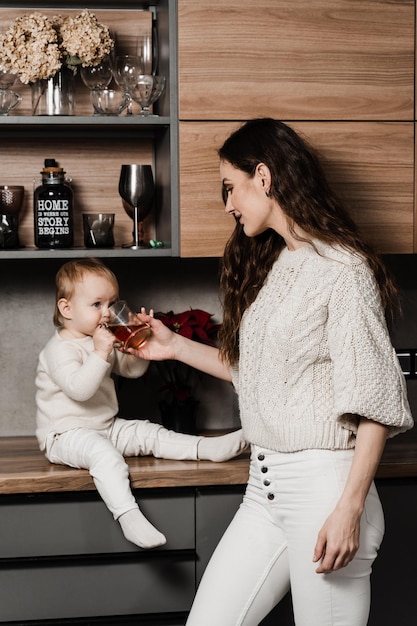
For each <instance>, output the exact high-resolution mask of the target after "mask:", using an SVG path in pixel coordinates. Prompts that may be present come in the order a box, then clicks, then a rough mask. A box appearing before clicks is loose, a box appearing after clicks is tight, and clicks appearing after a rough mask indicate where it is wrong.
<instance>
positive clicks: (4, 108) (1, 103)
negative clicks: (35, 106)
mask: <svg viewBox="0 0 417 626" xmlns="http://www.w3.org/2000/svg"><path fill="white" fill-rule="evenodd" d="M21 102H22V96H21V95H20V94H18V93H16V92H15V91H11V90H10V89H0V115H9V113H10V111H13V109H15V108H16V107H17V106H19V104H20V103H21Z"/></svg>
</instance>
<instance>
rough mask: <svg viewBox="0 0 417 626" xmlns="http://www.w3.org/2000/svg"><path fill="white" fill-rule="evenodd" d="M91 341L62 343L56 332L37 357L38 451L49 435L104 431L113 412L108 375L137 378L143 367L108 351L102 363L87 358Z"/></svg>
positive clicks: (145, 363) (133, 359) (114, 400)
mask: <svg viewBox="0 0 417 626" xmlns="http://www.w3.org/2000/svg"><path fill="white" fill-rule="evenodd" d="M93 350H94V344H93V339H92V338H91V337H84V338H82V339H62V338H61V336H60V334H59V332H56V333H55V334H54V335H53V337H51V339H50V340H49V341H48V343H47V344H46V346H45V348H44V349H43V350H42V352H41V353H40V355H39V363H38V368H37V372H36V406H37V413H36V436H37V438H38V442H39V446H40V448H41V450H44V449H45V442H46V439H47V437H48V435H49V434H50V433H63V432H65V431H67V430H70V429H72V428H91V429H94V430H105V429H107V428H109V427H110V426H111V425H112V423H113V420H114V417H115V415H116V414H117V412H118V402H117V396H116V390H115V386H114V382H113V379H112V377H111V374H112V373H115V374H120V375H122V376H125V377H126V378H137V377H139V376H142V375H143V374H144V373H145V372H146V370H147V369H148V366H149V362H148V361H143V360H142V359H137V358H136V357H134V356H132V355H130V354H123V353H122V352H119V351H118V350H113V351H112V352H111V354H110V356H109V360H108V361H104V359H102V358H100V357H99V356H97V354H95V353H94V352H93Z"/></svg>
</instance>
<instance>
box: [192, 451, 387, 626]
mask: <svg viewBox="0 0 417 626" xmlns="http://www.w3.org/2000/svg"><path fill="white" fill-rule="evenodd" d="M353 454H354V451H353V450H336V451H332V450H305V451H301V452H292V453H280V452H274V451H271V450H267V449H264V448H258V447H256V446H253V447H252V457H251V466H250V476H249V482H248V486H247V489H246V493H245V496H244V499H243V502H242V504H241V506H240V508H239V510H238V512H237V513H236V515H235V517H234V519H233V521H232V522H231V524H230V526H229V528H228V529H227V531H226V533H225V534H224V536H223V538H222V539H221V541H220V543H219V545H218V547H217V548H216V550H215V552H214V554H213V556H212V558H211V560H210V563H209V565H208V566H207V569H206V572H205V574H204V576H203V579H202V581H201V584H200V587H199V589H198V591H197V595H196V598H195V601H194V604H193V607H192V610H191V613H190V616H189V619H188V621H187V626H213V624H215V625H216V626H258V624H259V622H260V621H261V620H262V619H263V618H264V617H265V616H266V615H268V613H269V612H270V610H271V609H272V608H273V607H274V606H275V605H276V604H277V603H278V602H279V601H280V600H281V599H282V598H283V597H284V596H285V594H286V593H287V591H288V590H289V589H290V588H291V592H292V599H293V607H294V618H295V623H296V626H366V624H367V621H368V615H369V607H370V574H371V569H372V563H373V561H374V560H375V557H376V555H377V552H378V548H379V546H380V543H381V541H382V537H383V534H384V517H383V512H382V507H381V503H380V500H379V497H378V494H377V491H376V488H375V485H374V484H372V486H371V489H370V492H369V494H368V497H367V499H366V503H365V510H364V512H363V515H362V519H361V528H360V547H359V550H358V552H357V553H356V555H355V557H354V559H353V560H352V561H351V563H349V565H348V566H347V567H344V568H342V569H340V570H337V571H335V572H331V573H328V574H317V573H316V572H315V570H316V568H317V567H318V563H313V560H312V559H313V551H314V547H315V544H316V541H317V536H318V533H319V530H320V529H321V527H322V526H323V524H324V522H325V520H326V518H327V517H328V515H329V514H330V513H331V512H332V511H333V510H334V507H335V505H336V503H337V501H338V499H339V498H340V495H341V493H342V491H343V488H344V485H345V482H346V479H347V476H348V473H349V470H350V466H351V463H352V458H353Z"/></svg>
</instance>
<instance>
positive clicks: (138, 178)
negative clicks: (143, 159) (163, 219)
mask: <svg viewBox="0 0 417 626" xmlns="http://www.w3.org/2000/svg"><path fill="white" fill-rule="evenodd" d="M154 191H155V184H154V180H153V174H152V167H151V166H150V165H137V164H134V165H122V168H121V171H120V179H119V194H120V196H121V197H122V199H123V200H124V202H123V207H124V209H125V211H126V213H127V214H128V215H129V217H131V218H132V219H133V241H132V242H131V243H127V244H124V245H123V248H131V249H132V250H138V249H139V248H146V247H147V245H146V243H145V242H144V241H142V240H141V239H140V237H139V225H138V223H140V222H143V220H144V219H145V217H146V216H147V215H148V213H149V212H150V210H151V209H152V200H153V195H154Z"/></svg>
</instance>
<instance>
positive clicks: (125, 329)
mask: <svg viewBox="0 0 417 626" xmlns="http://www.w3.org/2000/svg"><path fill="white" fill-rule="evenodd" d="M109 314H110V318H109V322H108V324H107V328H108V329H109V330H110V331H111V332H112V333H113V334H114V335H115V337H116V339H117V340H118V342H119V343H118V346H119V347H121V348H123V351H124V352H127V350H128V348H135V349H137V348H139V347H140V346H141V345H142V344H143V343H144V342H145V341H146V340H147V339H149V337H150V336H151V333H152V331H151V327H150V326H149V324H146V323H145V322H141V321H140V320H139V319H138V317H137V315H136V313H134V311H132V309H131V308H130V307H129V305H128V304H127V302H125V300H118V301H117V302H115V303H114V304H112V305H111V306H110V307H109Z"/></svg>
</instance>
